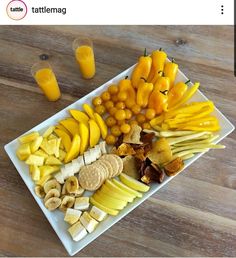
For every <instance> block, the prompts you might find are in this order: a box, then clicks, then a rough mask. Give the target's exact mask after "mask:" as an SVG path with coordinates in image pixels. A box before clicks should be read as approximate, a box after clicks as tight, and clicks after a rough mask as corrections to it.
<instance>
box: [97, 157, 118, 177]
mask: <svg viewBox="0 0 236 258" xmlns="http://www.w3.org/2000/svg"><path fill="white" fill-rule="evenodd" d="M100 159H101V160H107V161H108V162H109V163H110V164H111V166H112V174H111V175H109V178H112V177H114V176H115V175H116V174H118V172H119V163H118V161H117V159H116V158H115V157H114V155H113V154H105V155H103V156H102V157H101V158H100Z"/></svg>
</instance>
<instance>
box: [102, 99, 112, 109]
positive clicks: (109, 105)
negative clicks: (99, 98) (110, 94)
mask: <svg viewBox="0 0 236 258" xmlns="http://www.w3.org/2000/svg"><path fill="white" fill-rule="evenodd" d="M104 106H105V108H106V110H109V109H110V108H112V107H114V103H113V102H112V101H111V100H107V101H106V102H105V103H104Z"/></svg>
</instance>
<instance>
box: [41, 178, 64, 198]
mask: <svg viewBox="0 0 236 258" xmlns="http://www.w3.org/2000/svg"><path fill="white" fill-rule="evenodd" d="M43 188H44V192H45V193H46V194H47V193H48V192H49V191H50V190H51V189H57V190H58V192H59V194H60V193H61V185H60V184H59V183H58V182H57V180H56V179H52V180H49V181H47V182H46V183H45V185H44V187H43Z"/></svg>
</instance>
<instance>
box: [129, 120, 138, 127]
mask: <svg viewBox="0 0 236 258" xmlns="http://www.w3.org/2000/svg"><path fill="white" fill-rule="evenodd" d="M129 124H130V126H133V125H138V122H137V121H136V120H132V121H130V122H129Z"/></svg>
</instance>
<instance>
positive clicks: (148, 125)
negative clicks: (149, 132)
mask: <svg viewBox="0 0 236 258" xmlns="http://www.w3.org/2000/svg"><path fill="white" fill-rule="evenodd" d="M142 128H143V129H151V125H150V124H149V123H147V122H145V123H143V124H142Z"/></svg>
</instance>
